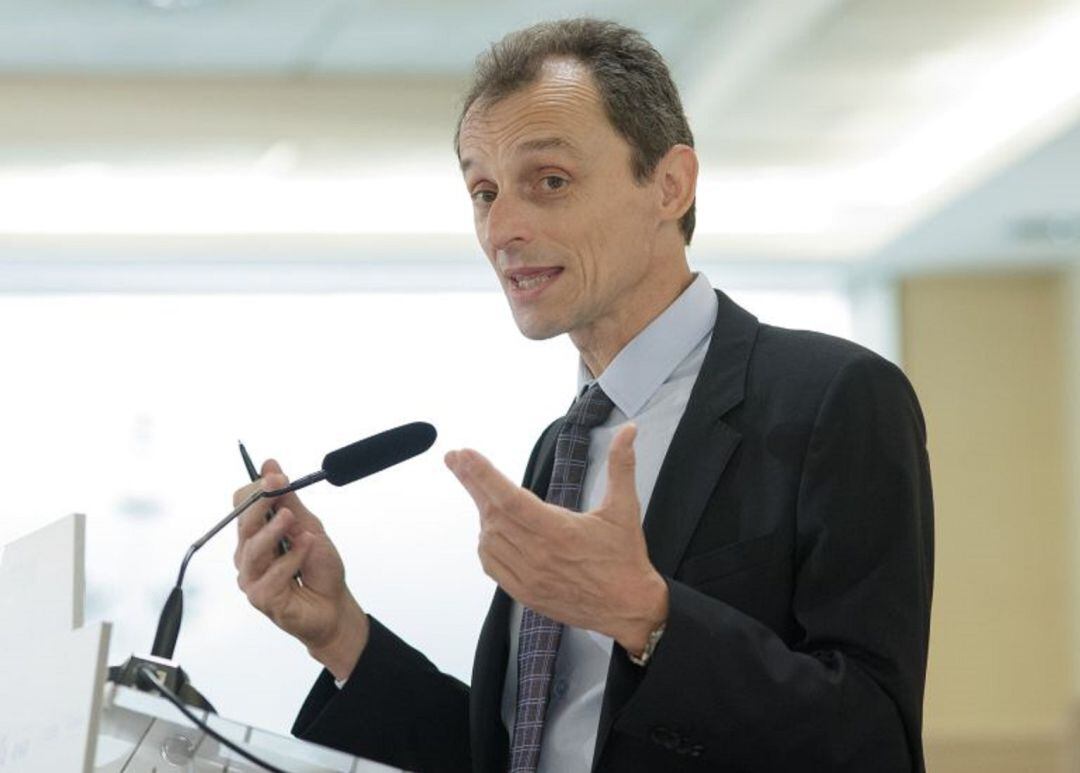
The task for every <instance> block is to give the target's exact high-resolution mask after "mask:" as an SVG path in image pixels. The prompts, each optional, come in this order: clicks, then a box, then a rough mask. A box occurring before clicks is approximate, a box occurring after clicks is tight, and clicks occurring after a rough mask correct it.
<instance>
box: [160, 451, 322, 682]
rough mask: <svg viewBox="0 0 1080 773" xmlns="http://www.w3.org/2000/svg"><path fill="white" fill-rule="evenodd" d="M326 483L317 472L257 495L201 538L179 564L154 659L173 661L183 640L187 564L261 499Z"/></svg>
mask: <svg viewBox="0 0 1080 773" xmlns="http://www.w3.org/2000/svg"><path fill="white" fill-rule="evenodd" d="M325 479H326V472H324V471H323V470H318V471H316V472H313V473H311V474H310V475H305V476H304V477H302V478H298V479H297V480H295V481H293V482H292V483H290V484H289V485H288V486H285V487H284V488H280V489H273V490H271V491H255V492H252V494H251V495H250V496H249V497H248V498H247V499H245V500H244V501H243V502H241V503H240V504H238V505H237V506H236V507H234V508H233V510H232V512H231V513H229V514H228V515H226V516H225V517H224V518H222V519H221V520H220V521H218V522H217V523H216V524H214V526H213V527H212V528H211V529H210V531H208V532H206V534H204V535H202V536H201V537H199V538H198V539H197V540H195V541H194V542H193V543H191V547H189V548H188V550H187V553H186V554H185V555H184V560H183V561H182V562H181V563H180V572H179V574H177V576H176V585H175V586H174V587H173V589H172V591H170V592H169V598H168V599H166V601H165V606H164V608H162V610H161V617H160V618H158V627H157V632H156V633H155V634H154V646H153V648H151V650H150V654H151V655H156V656H157V657H160V658H165V659H167V660H171V659H172V656H173V650H175V649H176V640H177V639H178V638H179V636H180V622H181V620H182V619H183V616H184V592H183V590H182V588H181V586H183V584H184V574H185V573H186V572H187V566H188V562H190V561H191V557H192V556H194V555H195V553H196V552H197V551H198V550H199V549H200V548H201V547H202V546H203V545H205V544H206V543H207V542H209V541H210V539H211V538H212V537H213V536H214V535H215V534H217V533H218V532H219V531H221V530H222V529H224V528H225V527H226V526H228V525H229V524H230V523H231V522H232V521H234V520H235V519H236V518H237V517H238V516H239V515H240V514H241V513H243V512H244V511H245V510H247V509H248V508H249V507H251V506H252V505H253V504H255V503H256V502H258V501H259V500H260V499H273V498H275V497H280V496H283V495H285V494H288V493H290V492H292V491H299V490H300V489H302V488H306V487H307V486H310V485H311V484H312V483H318V482H319V481H320V480H325Z"/></svg>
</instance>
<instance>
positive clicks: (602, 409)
mask: <svg viewBox="0 0 1080 773" xmlns="http://www.w3.org/2000/svg"><path fill="white" fill-rule="evenodd" d="M614 407H615V403H613V402H611V398H610V397H608V396H607V395H606V394H605V393H604V390H603V389H601V388H600V384H599V382H597V383H594V384H593V385H592V386H591V387H589V388H588V389H586V390H585V393H584V394H583V395H581V397H579V398H578V399H577V400H575V401H574V404H573V405H571V406H570V410H569V411H567V413H566V423H567V424H573V425H574V426H577V427H582V428H583V429H592V428H593V427H598V426H600V425H601V424H603V423H604V422H605V421H607V418H608V416H610V415H611V409H612V408H614Z"/></svg>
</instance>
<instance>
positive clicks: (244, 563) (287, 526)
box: [233, 508, 302, 588]
mask: <svg viewBox="0 0 1080 773" xmlns="http://www.w3.org/2000/svg"><path fill="white" fill-rule="evenodd" d="M301 530H302V529H301V527H299V525H298V524H297V522H296V516H295V515H294V514H293V512H292V511H291V510H289V509H288V508H282V509H281V510H279V511H278V513H277V515H276V516H275V517H274V518H273V519H272V520H271V521H270V522H269V523H267V524H264V525H263V526H262V527H261V528H260V529H259V530H258V531H257V532H256V533H255V534H253V535H252V536H251V537H249V538H248V539H245V540H244V541H243V542H241V543H239V544H238V545H237V548H236V553H235V554H234V556H233V562H234V563H235V564H236V569H237V571H238V576H237V580H238V581H239V584H240V587H241V588H245V587H246V585H247V584H249V583H251V582H252V581H254V580H257V579H258V578H259V577H260V576H261V575H262V574H263V572H265V571H266V568H267V567H268V566H269V565H270V564H271V562H273V560H274V558H275V557H276V555H277V545H278V542H279V541H280V540H281V538H282V537H284V536H287V535H291V534H292V533H293V532H299V531H301Z"/></svg>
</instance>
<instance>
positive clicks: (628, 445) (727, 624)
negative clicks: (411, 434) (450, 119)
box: [236, 20, 933, 773]
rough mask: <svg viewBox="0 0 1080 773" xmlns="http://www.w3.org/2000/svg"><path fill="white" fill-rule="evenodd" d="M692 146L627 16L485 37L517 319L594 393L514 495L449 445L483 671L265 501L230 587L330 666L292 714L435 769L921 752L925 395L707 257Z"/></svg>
mask: <svg viewBox="0 0 1080 773" xmlns="http://www.w3.org/2000/svg"><path fill="white" fill-rule="evenodd" d="M692 144H693V140H692V137H691V135H690V131H689V128H688V127H687V126H686V122H685V117H684V116H683V114H682V109H681V105H680V104H679V100H678V94H677V91H676V90H675V87H674V85H673V84H672V83H671V80H670V76H669V75H668V73H667V69H666V66H664V64H663V60H662V59H661V58H660V57H659V55H658V54H657V53H656V52H655V51H654V50H653V49H652V48H651V46H649V45H648V43H647V42H645V41H644V40H643V39H642V38H641V37H640V36H639V35H637V34H636V33H634V32H632V31H630V30H627V29H625V28H623V27H620V26H618V25H614V24H610V23H604V22H595V21H587V20H578V21H570V22H560V23H556V24H548V25H540V26H538V27H534V28H530V29H528V30H524V31H522V32H519V33H515V34H514V35H511V36H508V38H506V39H504V40H503V41H502V42H500V43H499V44H497V45H496V46H495V47H494V48H493V49H492V51H491V52H490V53H489V54H488V55H487V56H486V57H485V58H482V59H481V61H480V63H479V65H478V72H477V76H476V85H475V87H474V89H473V90H472V92H471V93H470V95H469V96H468V98H467V99H466V105H465V109H464V110H463V115H462V119H461V122H460V124H459V133H458V154H459V158H460V160H461V165H462V170H463V174H464V176H465V182H466V186H467V188H468V190H469V193H470V195H471V196H472V199H473V202H474V211H475V221H476V229H477V235H478V237H479V240H480V243H481V245H482V247H483V248H484V252H485V254H486V255H487V256H488V258H489V260H490V261H491V262H492V265H493V267H494V268H495V269H496V271H497V273H498V274H499V277H500V280H501V282H502V284H503V287H504V291H505V292H506V295H507V298H508V300H509V302H510V307H511V311H512V312H513V315H514V318H515V321H516V322H517V324H518V326H519V328H520V329H521V330H522V332H523V333H524V334H525V335H527V336H529V337H532V338H546V337H550V336H553V335H558V334H561V333H564V332H565V333H568V334H569V336H570V338H571V340H572V341H573V342H574V344H575V346H576V347H577V348H578V350H579V352H580V353H581V377H580V379H579V385H580V387H581V389H580V392H579V397H578V399H577V400H576V401H575V404H574V407H573V408H572V409H571V411H570V413H569V414H568V415H567V417H565V418H564V419H562V420H559V421H556V422H555V423H553V424H552V425H551V426H550V427H548V429H547V430H546V431H545V432H544V433H543V434H542V435H541V437H540V439H539V441H538V442H537V444H536V447H535V448H534V450H533V454H532V456H531V458H530V460H529V464H528V468H527V471H526V479H525V486H524V487H523V488H521V487H518V486H516V485H515V484H514V483H512V482H511V481H509V480H507V479H506V478H505V477H503V476H502V475H501V474H500V473H499V472H498V471H497V470H496V469H495V468H494V467H493V466H492V465H491V464H490V463H489V462H488V461H487V460H486V459H484V457H483V456H482V455H480V454H479V453H477V452H476V451H472V450H463V451H457V452H451V453H450V454H448V455H447V459H446V462H447V466H448V467H449V468H450V469H451V471H452V472H453V473H454V474H455V475H456V476H457V478H458V479H459V480H460V481H461V483H462V485H463V486H465V488H466V489H467V490H468V491H469V493H470V495H471V496H472V497H473V499H474V500H475V502H476V504H477V509H478V512H479V515H480V523H481V536H480V545H479V554H480V560H481V562H482V564H483V566H484V569H485V571H486V572H487V573H488V574H489V575H490V576H491V577H493V578H494V579H495V580H496V581H497V582H498V585H499V589H498V590H497V592H496V594H495V598H494V600H493V602H492V606H491V610H490V612H489V614H488V617H487V620H486V622H485V624H484V628H483V631H482V632H481V635H480V640H479V643H478V647H477V653H476V660H475V664H474V671H473V679H472V684H471V687H468V686H466V685H464V684H462V683H460V682H459V681H457V680H456V679H454V678H452V677H450V676H447V675H444V674H442V673H440V672H439V671H438V669H436V668H435V667H434V666H433V665H432V664H431V663H430V662H429V661H428V660H427V659H426V658H425V657H424V656H423V655H422V654H421V653H419V652H417V651H416V650H414V649H413V648H411V647H410V646H409V645H408V644H406V643H405V642H403V641H401V640H400V639H398V638H397V637H396V636H395V635H394V634H393V633H392V632H391V631H389V630H388V629H386V628H385V627H384V626H383V625H382V624H380V623H379V622H378V621H377V620H375V619H374V618H372V617H370V616H368V615H367V614H365V613H364V612H363V610H362V609H361V608H360V606H359V605H358V604H357V603H356V601H355V599H353V597H352V595H351V594H350V593H349V591H348V589H347V587H346V586H345V584H344V580H343V568H342V566H341V560H340V558H339V557H338V556H337V553H336V550H335V549H334V548H333V545H332V544H331V543H330V541H329V540H328V539H327V538H326V535H325V533H324V532H323V530H322V527H321V524H320V523H319V521H318V519H317V518H315V516H314V515H312V514H311V513H310V512H309V511H307V509H306V508H305V507H304V506H303V505H302V504H301V503H300V501H299V500H298V499H297V498H296V496H295V495H289V496H287V497H284V498H282V500H280V501H279V502H277V505H278V506H279V507H280V509H279V511H278V515H277V516H276V517H275V518H274V519H273V520H272V521H271V522H270V523H269V524H268V525H264V522H263V517H264V515H265V508H260V507H255V508H252V509H251V510H250V511H248V513H246V514H245V516H244V517H243V518H242V519H241V522H240V527H239V528H240V541H239V544H238V547H237V552H236V562H237V567H238V570H239V582H240V585H241V588H242V589H243V590H244V591H245V593H246V594H247V595H248V597H249V599H250V600H251V602H252V603H253V604H254V605H255V606H256V607H257V608H259V609H260V610H262V611H263V612H265V613H266V614H267V615H269V616H270V617H271V619H273V620H274V622H275V623H277V624H278V625H279V626H281V627H282V628H284V629H285V630H286V631H288V632H289V633H291V634H292V635H294V636H296V637H297V638H299V639H300V640H301V641H302V642H304V644H305V645H306V646H307V647H308V649H309V652H311V654H312V656H313V657H315V658H316V659H317V660H318V661H319V662H321V663H323V664H324V665H325V666H326V669H327V670H326V671H325V672H324V673H323V675H322V676H321V677H320V678H319V680H318V681H317V683H316V684H315V686H314V687H313V689H312V691H311V693H310V694H309V696H308V698H307V700H306V701H305V703H304V706H303V708H302V709H301V711H300V715H299V717H298V718H297V722H296V725H295V727H294V732H295V733H296V734H297V735H300V736H301V737H304V738H307V739H310V740H313V741H316V742H319V743H324V744H327V745H331V746H336V747H339V748H342V749H345V750H348V751H351V752H353V753H357V754H361V755H364V756H367V757H371V758H374V759H380V760H384V761H387V762H389V763H391V764H395V765H398V766H401V767H406V768H410V769H420V770H453V771H467V770H476V771H490V772H491V773H494V772H495V771H504V770H506V769H507V767H508V766H509V767H510V768H511V769H512V770H514V771H526V770H545V771H555V770H559V771H562V770H588V769H590V767H591V768H592V769H594V770H602V771H681V770H686V771H698V770H725V771H728V770H729V771H785V770H792V771H920V770H922V769H923V767H924V766H923V759H922V745H921V705H922V693H923V683H924V678H925V670H926V649H927V638H928V626H929V608H930V595H931V580H932V542H933V537H932V501H931V494H930V478H929V470H928V464H927V457H926V451H925V429H924V426H923V420H922V416H921V413H920V411H919V407H918V403H917V401H916V398H915V395H914V393H913V392H912V390H911V387H910V385H909V384H908V382H907V380H906V379H905V378H904V376H903V374H902V373H901V372H900V371H899V370H898V369H897V368H896V367H894V366H893V365H891V364H889V363H888V362H886V361H884V360H883V359H881V358H880V357H878V356H876V355H874V354H873V353H871V352H869V351H867V350H865V349H862V348H861V347H858V346H856V345H854V344H851V343H849V342H846V341H841V340H839V339H835V338H830V337H827V336H822V335H818V334H814V333H806V332H798V331H788V330H782V329H778V328H774V327H770V326H768V325H762V324H759V323H758V321H757V320H756V319H755V318H754V317H753V316H751V315H750V314H749V313H747V312H746V311H744V310H742V309H741V308H739V307H738V306H736V305H735V304H734V303H733V302H732V301H730V300H729V299H728V298H727V297H726V296H725V295H723V294H722V293H719V292H716V293H714V292H713V291H711V290H710V289H709V288H708V285H707V281H706V280H705V279H704V277H702V276H701V275H694V274H692V273H691V272H690V270H689V268H688V265H687V262H686V254H685V246H686V244H688V243H689V241H690V237H691V235H692V232H693V225H694V223H693V212H694V210H693V201H694V191H695V184H696V177H697V159H696V156H695V154H694V151H693V148H692ZM582 405H584V406H585V407H584V408H580V406H582ZM597 405H602V410H600V409H597V408H596V406H597ZM583 411H584V413H583ZM590 412H591V413H593V414H595V415H594V416H593V419H594V420H595V421H594V422H593V423H591V424H589V425H588V426H586V425H584V424H583V423H580V422H582V421H583V420H582V416H583V415H584V414H585V413H590ZM582 427H584V429H582ZM575 432H576V434H574V433H575ZM605 467H606V470H605V469H604V468H605ZM263 474H264V478H263V481H262V483H261V484H256V485H265V486H279V485H281V484H282V482H283V480H284V478H283V475H282V474H281V471H280V469H279V468H278V467H277V465H276V464H274V463H273V462H268V463H267V464H266V465H264V468H263ZM567 491H569V492H570V493H571V494H572V495H573V497H572V499H570V500H568V499H566V497H565V495H566V493H567ZM247 493H248V489H242V490H240V491H239V492H237V496H238V497H242V496H245V495H246V494H247ZM568 501H570V502H572V504H567V502H568ZM642 515H644V520H643V521H642ZM282 536H288V537H290V538H291V540H292V542H293V545H294V549H293V550H292V551H291V552H290V553H288V554H286V555H285V556H282V557H275V554H274V546H275V545H276V544H277V542H278V540H279V539H280V538H281V537H282ZM298 569H302V570H303V573H304V583H303V585H302V586H300V585H297V584H295V583H294V581H293V580H292V578H293V575H294V573H295V572H296V571H297V570H298ZM549 635H550V636H551V637H552V638H550V639H548V638H545V637H547V636H549ZM538 642H547V644H542V645H541V644H538ZM545 647H546V648H547V649H546V650H545ZM537 684H540V685H541V687H540V688H539V689H538V688H537ZM523 718H524V719H523Z"/></svg>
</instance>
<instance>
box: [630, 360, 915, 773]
mask: <svg viewBox="0 0 1080 773" xmlns="http://www.w3.org/2000/svg"><path fill="white" fill-rule="evenodd" d="M794 529H795V539H794V544H795V550H794V555H793V556H791V560H792V561H793V566H794V568H793V572H794V575H793V576H794V590H793V594H792V598H791V610H792V616H793V630H794V631H795V632H796V635H794V636H786V637H785V639H782V638H781V637H780V636H779V635H778V634H777V633H776V632H774V631H773V630H772V629H771V628H769V627H768V626H766V625H764V624H762V623H761V622H759V621H757V620H755V619H754V618H752V617H750V616H748V615H746V614H744V613H742V612H740V611H739V610H737V609H735V608H734V607H732V606H730V605H728V604H726V603H724V602H723V601H721V600H719V599H717V598H714V597H712V596H709V595H706V594H705V593H702V592H699V591H697V590H695V589H693V588H691V587H689V586H688V585H685V584H683V583H681V582H677V581H674V580H671V579H668V585H669V589H670V613H669V618H668V623H667V630H666V632H665V633H664V636H663V638H662V639H661V641H660V643H659V645H658V647H657V649H656V652H655V654H654V657H653V659H652V661H651V662H650V664H649V665H648V667H647V668H646V670H645V673H644V674H643V675H642V676H639V677H638V678H639V679H640V682H639V683H638V684H637V687H636V689H635V690H634V692H633V695H632V696H631V697H630V699H629V701H628V702H627V703H626V704H625V705H624V707H623V710H622V711H621V712H620V713H619V715H618V716H617V718H616V720H615V729H616V730H617V731H619V732H622V733H628V734H632V735H634V736H637V737H639V738H642V739H646V740H651V741H652V742H654V743H662V744H665V745H668V747H669V748H678V749H679V750H680V751H686V752H687V753H689V754H690V755H691V756H694V757H698V758H701V761H703V762H705V761H711V762H713V763H714V764H717V765H723V766H724V769H731V770H739V771H784V770H798V771H830V772H832V773H838V772H840V771H867V770H874V771H878V773H892V772H893V771H913V770H915V771H920V770H923V769H924V764H923V760H922V749H921V737H920V736H921V722H922V716H921V715H922V708H921V707H922V696H923V685H924V680H925V673H926V653H927V641H928V635H929V615H930V596H931V587H932V574H933V504H932V497H931V489H930V475H929V466H928V460H927V454H926V434H925V426H924V423H923V418H922V414H921V411H920V409H919V406H918V402H917V400H916V398H915V395H914V392H913V391H912V389H911V386H910V384H909V383H908V381H907V379H906V378H905V377H904V375H903V374H902V373H901V372H900V370H899V369H898V368H896V367H895V366H893V365H892V364H891V363H888V362H887V361H885V360H883V359H881V358H880V357H877V356H876V355H872V354H870V353H868V352H867V353H863V354H860V355H858V356H856V357H854V358H852V359H850V360H849V361H848V362H847V363H846V364H845V365H843V366H842V367H840V368H839V369H838V370H837V372H836V374H835V375H834V376H833V378H832V380H831V383H829V385H828V387H827V388H826V390H825V392H824V397H823V399H822V401H821V403H820V406H819V408H818V412H817V417H816V420H815V421H814V424H813V429H812V431H811V434H810V438H809V441H808V444H807V450H806V455H805V459H804V462H803V468H802V475H801V481H800V484H799V491H798V498H797V507H796V513H795V521H794ZM619 654H622V653H621V651H620V652H619ZM622 660H625V658H622ZM620 667H625V668H629V669H633V668H634V666H632V665H629V666H620Z"/></svg>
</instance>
